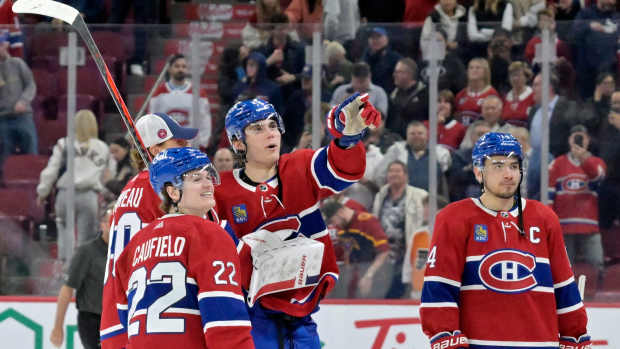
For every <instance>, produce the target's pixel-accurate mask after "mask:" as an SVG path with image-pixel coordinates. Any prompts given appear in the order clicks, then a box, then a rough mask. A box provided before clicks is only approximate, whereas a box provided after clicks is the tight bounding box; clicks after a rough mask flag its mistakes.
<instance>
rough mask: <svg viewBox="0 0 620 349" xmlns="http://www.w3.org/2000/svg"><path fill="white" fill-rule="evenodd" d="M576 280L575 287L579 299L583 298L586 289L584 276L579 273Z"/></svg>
mask: <svg viewBox="0 0 620 349" xmlns="http://www.w3.org/2000/svg"><path fill="white" fill-rule="evenodd" d="M577 280H578V281H577V289H578V290H579V295H580V296H581V300H583V297H584V295H585V291H586V276H585V275H584V274H581V275H579V278H578V279H577Z"/></svg>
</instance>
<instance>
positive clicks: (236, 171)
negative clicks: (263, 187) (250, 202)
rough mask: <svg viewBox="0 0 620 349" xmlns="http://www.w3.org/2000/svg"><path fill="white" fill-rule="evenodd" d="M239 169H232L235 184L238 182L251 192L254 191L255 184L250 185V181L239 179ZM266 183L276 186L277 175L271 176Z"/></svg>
mask: <svg viewBox="0 0 620 349" xmlns="http://www.w3.org/2000/svg"><path fill="white" fill-rule="evenodd" d="M241 170H242V169H240V168H237V169H234V170H233V171H232V174H233V178H234V179H235V181H236V182H237V184H239V185H240V186H241V187H243V188H245V189H247V190H249V191H251V192H256V186H254V185H251V184H250V183H247V182H246V181H244V180H243V179H241ZM266 184H267V185H269V186H270V187H272V188H277V187H278V176H277V175H276V176H273V177H272V178H271V179H269V180H267V182H266Z"/></svg>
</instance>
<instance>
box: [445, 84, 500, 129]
mask: <svg viewBox="0 0 620 349" xmlns="http://www.w3.org/2000/svg"><path fill="white" fill-rule="evenodd" d="M490 95H496V96H499V93H497V91H496V90H495V89H494V88H493V87H492V86H491V85H489V86H487V87H485V88H484V89H483V90H482V91H480V92H470V91H469V90H468V88H467V87H465V88H464V89H462V90H461V91H460V92H459V93H457V94H456V97H455V98H456V100H455V101H456V111H457V113H456V114H457V117H456V118H457V120H458V121H460V122H461V123H462V124H463V126H465V127H467V126H469V125H470V124H471V123H472V122H474V121H476V120H478V119H480V115H481V113H482V101H483V100H484V99H485V98H487V97H488V96H490Z"/></svg>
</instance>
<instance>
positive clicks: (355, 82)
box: [351, 76, 370, 93]
mask: <svg viewBox="0 0 620 349" xmlns="http://www.w3.org/2000/svg"><path fill="white" fill-rule="evenodd" d="M351 87H352V88H353V90H354V91H355V92H359V93H364V92H368V90H370V76H368V77H365V78H360V77H357V76H353V77H351Z"/></svg>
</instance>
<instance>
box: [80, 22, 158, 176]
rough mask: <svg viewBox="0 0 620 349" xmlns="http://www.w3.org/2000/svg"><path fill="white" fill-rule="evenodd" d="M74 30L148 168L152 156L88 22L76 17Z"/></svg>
mask: <svg viewBox="0 0 620 349" xmlns="http://www.w3.org/2000/svg"><path fill="white" fill-rule="evenodd" d="M73 28H75V30H76V31H77V32H78V33H79V34H80V36H81V37H82V39H83V40H84V42H85V43H86V47H87V48H88V51H90V54H91V56H92V57H93V60H94V61H95V64H96V65H97V68H98V69H99V73H100V74H101V77H102V78H103V80H104V82H105V84H106V86H107V88H108V91H109V92H110V95H111V96H112V99H113V100H114V104H115V105H116V108H117V109H118V111H119V112H120V114H121V119H122V120H123V122H124V123H125V127H126V128H127V130H128V131H129V135H130V137H131V139H132V141H133V142H134V144H135V146H136V149H137V150H138V153H139V154H140V157H141V158H142V161H144V163H145V164H147V167H148V164H150V163H151V156H150V154H149V152H148V151H147V149H146V147H145V146H144V143H143V142H142V137H140V134H138V132H137V130H136V127H135V125H134V122H133V119H132V117H131V114H129V110H128V109H127V105H126V104H125V101H124V100H123V97H122V96H121V93H120V92H119V90H118V87H116V83H115V82H114V79H113V78H112V74H110V70H109V69H108V66H107V65H106V64H105V61H104V60H103V57H102V56H101V52H99V48H97V45H96V44H95V40H93V37H92V36H91V34H90V31H89V30H88V27H87V26H86V22H84V19H83V18H82V16H77V17H76V20H75V22H74V23H73Z"/></svg>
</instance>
